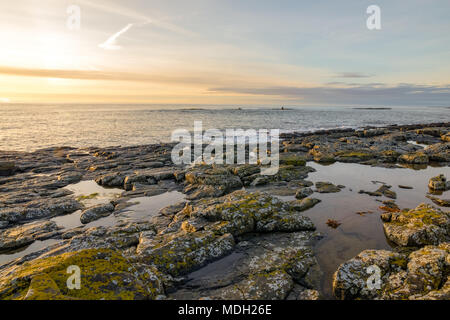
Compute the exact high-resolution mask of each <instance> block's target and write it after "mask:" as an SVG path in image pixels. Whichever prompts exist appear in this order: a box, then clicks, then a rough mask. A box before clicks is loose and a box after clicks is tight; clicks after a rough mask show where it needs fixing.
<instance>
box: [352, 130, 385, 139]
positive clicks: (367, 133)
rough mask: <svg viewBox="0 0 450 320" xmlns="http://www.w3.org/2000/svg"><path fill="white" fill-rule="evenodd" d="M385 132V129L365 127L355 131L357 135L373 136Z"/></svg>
mask: <svg viewBox="0 0 450 320" xmlns="http://www.w3.org/2000/svg"><path fill="white" fill-rule="evenodd" d="M385 133H387V131H386V129H383V128H380V129H367V130H360V131H356V135H357V136H358V137H365V138H370V137H375V136H381V135H383V134H385Z"/></svg>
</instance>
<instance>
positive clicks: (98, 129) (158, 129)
mask: <svg viewBox="0 0 450 320" xmlns="http://www.w3.org/2000/svg"><path fill="white" fill-rule="evenodd" d="M194 121H202V127H203V129H204V130H206V129H219V130H225V129H231V128H233V129H245V130H247V129H256V130H258V129H279V130H280V132H292V131H298V132H305V131H314V130H320V129H332V128H361V127H366V126H375V127H379V126H385V125H393V124H397V125H402V124H415V123H432V122H443V121H450V109H449V107H428V106H423V107H386V108H376V107H373V108H370V107H355V106H348V107H346V106H340V107H336V106H298V107H296V106H288V107H285V106H255V105H250V106H245V105H227V106H224V105H155V104H149V105H128V104H120V105H116V104H114V105H113V104H11V103H10V104H0V150H7V151H28V152H32V151H35V150H37V149H43V148H49V147H55V146H70V147H108V146H133V145H142V144H152V143H159V142H170V141H171V136H172V132H173V131H174V130H177V129H186V130H189V131H193V129H194Z"/></svg>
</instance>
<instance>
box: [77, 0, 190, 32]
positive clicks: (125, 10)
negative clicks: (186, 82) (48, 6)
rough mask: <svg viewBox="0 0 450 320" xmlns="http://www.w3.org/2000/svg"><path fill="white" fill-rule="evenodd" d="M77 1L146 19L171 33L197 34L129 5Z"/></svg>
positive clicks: (110, 11)
mask: <svg viewBox="0 0 450 320" xmlns="http://www.w3.org/2000/svg"><path fill="white" fill-rule="evenodd" d="M78 3H80V4H81V5H83V6H88V7H91V8H94V9H97V10H100V11H103V12H107V13H111V14H114V15H119V16H122V17H126V18H130V19H131V20H138V21H139V20H144V21H148V22H149V23H150V22H151V24H152V25H154V26H156V27H158V28H161V29H164V30H167V31H170V32H173V33H177V34H181V35H184V36H197V34H196V33H194V32H192V31H190V30H187V29H184V28H182V27H179V26H177V25H175V24H173V23H170V22H167V21H165V20H167V19H163V18H161V17H157V18H155V17H153V16H152V17H149V16H148V15H146V14H142V13H141V12H137V11H135V10H132V9H130V7H129V6H118V5H113V4H112V3H111V1H107V2H106V3H102V1H98V0H96V1H95V2H92V1H88V0H78Z"/></svg>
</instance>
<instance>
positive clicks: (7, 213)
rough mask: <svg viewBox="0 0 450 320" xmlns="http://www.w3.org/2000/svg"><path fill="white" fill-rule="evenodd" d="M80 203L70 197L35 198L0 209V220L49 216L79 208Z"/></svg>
mask: <svg viewBox="0 0 450 320" xmlns="http://www.w3.org/2000/svg"><path fill="white" fill-rule="evenodd" d="M81 207H82V206H81V204H80V203H79V202H78V201H76V200H74V199H71V198H56V199H44V200H36V201H31V202H29V203H27V204H26V205H24V206H16V207H8V208H3V209H0V221H2V222H8V224H10V225H11V224H16V223H19V222H22V221H30V220H37V219H42V218H51V217H55V216H59V215H63V214H68V213H72V212H75V211H77V210H80V209H81Z"/></svg>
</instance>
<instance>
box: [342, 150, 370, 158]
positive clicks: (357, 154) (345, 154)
mask: <svg viewBox="0 0 450 320" xmlns="http://www.w3.org/2000/svg"><path fill="white" fill-rule="evenodd" d="M335 155H336V156H339V157H341V158H361V159H371V158H373V155H372V154H371V153H368V152H364V151H339V152H336V153H335Z"/></svg>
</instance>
